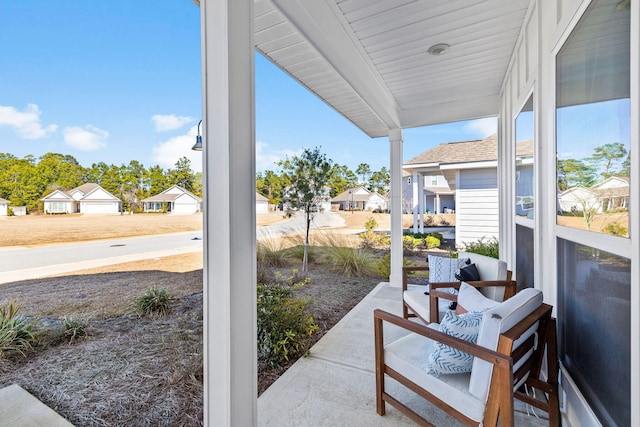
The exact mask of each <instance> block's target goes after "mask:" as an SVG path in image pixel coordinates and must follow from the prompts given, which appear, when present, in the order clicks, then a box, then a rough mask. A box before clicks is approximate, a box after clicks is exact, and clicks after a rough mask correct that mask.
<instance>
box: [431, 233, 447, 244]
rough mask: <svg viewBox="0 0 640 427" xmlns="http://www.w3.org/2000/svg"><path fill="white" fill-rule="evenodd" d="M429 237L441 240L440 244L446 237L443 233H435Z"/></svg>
mask: <svg viewBox="0 0 640 427" xmlns="http://www.w3.org/2000/svg"><path fill="white" fill-rule="evenodd" d="M429 236H433V237H435V238H436V239H438V240H440V242H442V241H443V240H444V236H443V235H442V233H438V232H437V231H434V232H433V233H429Z"/></svg>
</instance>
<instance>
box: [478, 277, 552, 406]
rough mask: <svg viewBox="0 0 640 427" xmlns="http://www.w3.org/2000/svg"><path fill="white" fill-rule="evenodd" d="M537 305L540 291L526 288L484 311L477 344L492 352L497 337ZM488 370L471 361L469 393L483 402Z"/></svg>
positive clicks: (480, 362) (483, 364) (481, 362)
mask: <svg viewBox="0 0 640 427" xmlns="http://www.w3.org/2000/svg"><path fill="white" fill-rule="evenodd" d="M540 305H542V292H540V290H538V289H532V288H528V289H523V290H522V291H520V292H518V293H517V294H516V295H515V296H513V297H511V298H509V299H508V300H506V301H504V302H502V303H500V304H498V305H497V306H495V307H493V308H491V309H489V310H487V311H485V312H484V314H483V316H482V324H481V326H480V332H479V333H478V341H477V344H478V345H480V346H482V347H484V348H487V349H489V350H493V351H496V350H497V349H498V339H499V338H500V334H502V333H503V332H506V331H508V330H509V329H511V328H512V327H513V326H514V325H515V324H516V323H518V322H520V321H521V320H522V319H524V318H525V317H526V316H527V315H529V314H530V313H532V312H533V311H534V310H535V309H536V308H538V307H540ZM524 338H525V337H523V338H522V339H521V340H520V341H522V340H523V339H524ZM492 371H493V365H492V364H491V363H488V362H485V361H484V360H481V359H478V358H475V359H474V360H473V365H472V368H471V380H470V381H469V392H471V394H473V395H474V396H476V397H477V398H478V399H481V400H482V401H483V402H486V400H487V396H488V393H489V383H490V382H491V374H492Z"/></svg>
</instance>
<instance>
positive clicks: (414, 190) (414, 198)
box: [411, 170, 420, 233]
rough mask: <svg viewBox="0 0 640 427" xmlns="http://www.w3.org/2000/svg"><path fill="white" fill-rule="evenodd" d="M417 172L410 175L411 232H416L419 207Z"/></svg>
mask: <svg viewBox="0 0 640 427" xmlns="http://www.w3.org/2000/svg"><path fill="white" fill-rule="evenodd" d="M418 191H419V190H418V171H416V170H414V171H413V175H411V212H413V232H414V233H417V232H418V214H419V209H418V206H420V194H419V193H418Z"/></svg>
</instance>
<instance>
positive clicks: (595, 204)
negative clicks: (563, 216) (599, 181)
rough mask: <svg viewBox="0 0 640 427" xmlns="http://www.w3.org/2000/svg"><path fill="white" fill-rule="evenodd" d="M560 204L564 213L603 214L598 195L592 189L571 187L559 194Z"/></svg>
mask: <svg viewBox="0 0 640 427" xmlns="http://www.w3.org/2000/svg"><path fill="white" fill-rule="evenodd" d="M558 204H559V205H560V209H561V210H562V212H583V211H585V210H589V211H590V210H594V211H595V212H602V205H601V204H600V199H599V197H598V194H596V192H595V191H593V190H591V189H590V188H584V187H571V188H568V189H566V190H564V191H563V192H561V193H560V194H558Z"/></svg>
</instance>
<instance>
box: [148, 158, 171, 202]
mask: <svg viewBox="0 0 640 427" xmlns="http://www.w3.org/2000/svg"><path fill="white" fill-rule="evenodd" d="M145 182H146V183H148V185H149V187H148V188H146V195H147V196H151V195H154V194H158V193H162V192H163V191H164V190H166V189H167V188H168V187H169V186H168V185H167V183H168V181H167V175H166V174H165V171H164V169H162V168H161V167H160V166H158V165H156V166H151V167H150V168H149V169H148V170H147V173H146V180H145Z"/></svg>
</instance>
